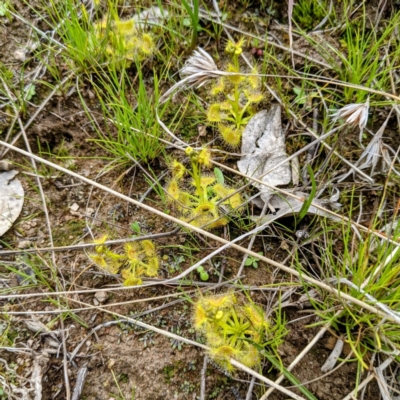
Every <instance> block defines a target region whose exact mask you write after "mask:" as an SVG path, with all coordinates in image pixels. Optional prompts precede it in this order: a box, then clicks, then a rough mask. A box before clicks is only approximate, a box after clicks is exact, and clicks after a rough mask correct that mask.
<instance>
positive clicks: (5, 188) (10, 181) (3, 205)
mask: <svg viewBox="0 0 400 400" xmlns="http://www.w3.org/2000/svg"><path fill="white" fill-rule="evenodd" d="M17 174H18V171H15V170H11V171H5V172H2V173H0V236H2V235H4V234H5V233H6V232H7V231H8V230H9V229H10V228H11V226H12V224H13V222H14V221H15V220H16V219H17V218H18V216H19V214H20V213H21V210H22V206H23V204H24V189H23V188H22V185H21V182H20V181H19V180H18V179H14V177H15V175H17Z"/></svg>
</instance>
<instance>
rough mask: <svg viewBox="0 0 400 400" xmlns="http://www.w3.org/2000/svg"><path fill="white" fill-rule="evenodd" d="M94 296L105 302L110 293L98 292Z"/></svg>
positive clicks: (100, 301)
mask: <svg viewBox="0 0 400 400" xmlns="http://www.w3.org/2000/svg"><path fill="white" fill-rule="evenodd" d="M94 297H95V299H96V300H97V301H98V302H99V303H104V302H105V301H106V300H107V299H108V294H107V293H106V292H96V293H95V294H94Z"/></svg>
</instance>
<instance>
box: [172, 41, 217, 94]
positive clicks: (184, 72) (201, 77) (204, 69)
mask: <svg viewBox="0 0 400 400" xmlns="http://www.w3.org/2000/svg"><path fill="white" fill-rule="evenodd" d="M219 75H220V71H219V70H218V67H217V66H216V65H215V62H214V60H213V59H212V57H211V56H210V55H209V54H208V53H207V52H206V51H205V50H203V49H202V48H200V47H199V48H197V50H195V51H194V52H193V55H192V56H190V57H189V58H188V59H187V61H186V62H185V65H184V66H183V68H182V69H181V70H180V76H181V77H182V78H183V79H185V80H186V82H188V83H189V84H190V85H194V86H197V87H200V86H203V85H204V84H205V83H207V82H208V81H209V80H210V79H213V78H216V77H218V76H219Z"/></svg>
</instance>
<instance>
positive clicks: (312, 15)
mask: <svg viewBox="0 0 400 400" xmlns="http://www.w3.org/2000/svg"><path fill="white" fill-rule="evenodd" d="M328 9H329V2H328V1H325V0H299V1H296V4H295V6H294V7H293V15H292V18H293V21H294V23H295V24H296V25H298V27H299V28H300V29H302V30H305V31H310V30H312V29H313V28H315V27H316V26H317V25H318V24H319V23H320V22H321V21H322V20H323V19H324V18H325V17H326V16H327V14H328Z"/></svg>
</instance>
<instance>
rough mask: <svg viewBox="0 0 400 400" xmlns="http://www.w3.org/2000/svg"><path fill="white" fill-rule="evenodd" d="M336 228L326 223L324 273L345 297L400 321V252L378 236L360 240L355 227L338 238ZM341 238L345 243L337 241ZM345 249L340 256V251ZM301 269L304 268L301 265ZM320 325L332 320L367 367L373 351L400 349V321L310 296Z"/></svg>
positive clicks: (395, 236)
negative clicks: (356, 235) (369, 356)
mask: <svg viewBox="0 0 400 400" xmlns="http://www.w3.org/2000/svg"><path fill="white" fill-rule="evenodd" d="M338 229H340V228H338V227H335V226H326V222H325V223H324V224H323V232H324V236H325V241H324V243H323V244H322V249H323V250H322V251H321V271H320V272H321V274H322V275H323V276H324V277H325V279H328V280H330V281H331V282H333V285H334V286H336V287H337V289H338V290H340V291H341V292H342V293H348V294H350V295H351V296H354V297H355V298H357V299H360V300H362V301H364V302H366V303H369V304H371V305H373V306H374V307H376V308H378V309H381V310H383V311H384V312H386V313H388V314H390V315H393V316H394V318H397V319H398V320H399V321H400V285H399V282H400V249H399V247H398V246H397V245H395V244H392V243H389V242H387V241H385V240H381V241H378V240H377V239H376V238H373V236H372V235H371V236H366V237H365V238H362V239H361V240H360V239H356V238H355V237H354V233H353V230H352V229H351V228H350V226H344V227H342V228H341V229H342V232H341V234H339V235H338V232H337V230H338ZM338 238H340V239H338ZM399 239H400V224H399V223H398V221H397V220H396V221H394V222H393V232H392V240H393V241H394V242H397V241H398V240H399ZM338 246H339V247H340V248H341V249H342V250H341V252H340V253H338V252H337V250H336V249H335V247H338ZM298 267H299V268H300V264H299V265H298ZM310 301H311V302H312V304H313V306H314V307H315V309H316V312H317V314H318V315H319V317H320V318H321V322H320V323H319V324H323V323H326V322H329V323H330V324H331V326H332V328H333V329H335V330H336V332H337V333H338V335H342V336H343V337H344V338H345V341H346V342H347V343H348V344H349V345H350V348H351V350H352V352H353V354H354V357H355V360H357V361H358V363H359V364H360V366H361V367H362V368H368V364H367V361H366V359H365V357H366V355H367V353H368V351H371V352H382V353H388V352H390V353H392V352H393V351H394V350H400V332H399V329H398V323H395V322H392V321H390V320H387V319H383V318H382V317H380V316H378V315H376V314H375V313H373V312H369V311H367V310H365V309H362V308H360V307H359V306H357V305H355V304H348V303H344V302H341V301H340V299H339V298H332V297H331V296H330V295H329V294H326V293H325V294H321V297H320V298H319V299H312V298H310Z"/></svg>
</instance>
